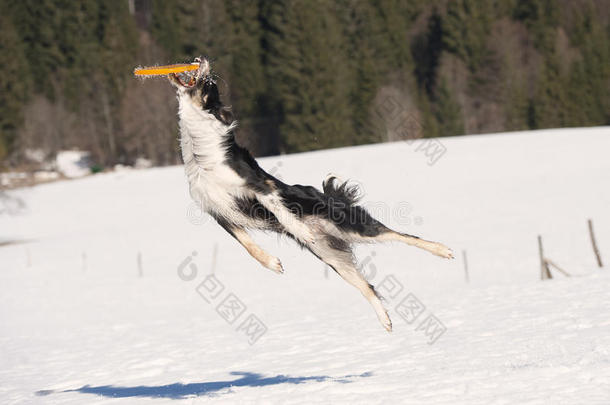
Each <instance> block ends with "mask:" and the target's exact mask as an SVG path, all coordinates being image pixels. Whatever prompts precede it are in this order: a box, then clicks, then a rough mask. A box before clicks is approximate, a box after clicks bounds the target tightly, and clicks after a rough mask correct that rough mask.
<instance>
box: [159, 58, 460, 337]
mask: <svg viewBox="0 0 610 405" xmlns="http://www.w3.org/2000/svg"><path fill="white" fill-rule="evenodd" d="M196 63H199V69H198V71H197V73H196V76H195V77H194V80H193V79H192V80H190V81H189V83H194V84H192V85H185V84H184V82H183V81H182V80H180V79H179V77H178V76H176V75H170V77H169V79H170V81H171V82H172V83H173V84H174V85H175V86H176V88H177V89H178V98H179V102H180V114H179V115H180V127H181V144H182V154H183V158H184V161H185V168H186V171H187V176H188V178H189V184H190V188H191V195H192V196H193V198H194V199H195V200H197V201H199V202H201V203H202V204H203V205H204V207H203V208H204V209H205V210H206V211H207V212H208V213H210V214H211V215H212V216H213V217H214V218H215V219H216V221H217V222H218V223H219V224H220V225H221V226H222V227H223V228H224V229H226V230H227V231H228V232H229V233H230V234H231V235H232V236H233V237H235V238H236V239H237V240H238V241H239V242H240V243H241V244H242V245H243V246H244V247H245V248H246V249H247V250H248V252H249V253H250V254H251V255H252V256H253V257H254V258H256V259H257V260H258V261H259V262H260V263H261V264H263V265H264V266H266V267H268V268H270V269H272V270H274V271H276V272H278V273H281V272H283V267H282V265H281V263H280V261H279V259H277V258H275V257H273V256H271V255H269V254H268V253H266V252H264V251H263V250H262V249H261V248H260V247H258V246H257V245H256V244H255V243H254V241H253V240H252V239H250V237H249V236H248V234H247V230H248V229H258V230H264V231H272V232H277V233H280V234H284V235H287V236H289V237H290V238H292V239H294V240H295V241H297V242H298V243H299V244H300V245H301V246H302V247H304V248H307V249H308V250H309V251H311V252H312V253H313V254H314V255H315V256H316V257H318V258H319V259H320V260H322V261H324V262H325V263H327V264H328V265H329V266H331V267H332V268H333V269H334V270H335V271H336V272H337V273H338V274H339V275H340V276H341V277H343V278H344V279H345V280H346V281H348V282H349V283H350V284H352V285H354V286H355V287H356V288H358V289H359V290H360V291H361V292H362V294H363V295H364V296H365V297H366V298H367V300H369V302H370V303H371V304H372V305H373V307H374V309H375V311H376V313H377V316H378V317H379V319H380V321H381V323H382V324H383V326H384V327H385V328H386V329H387V330H388V331H390V330H391V328H392V325H391V321H390V319H389V317H388V316H387V312H386V311H385V309H384V308H383V305H382V304H381V301H380V300H379V296H378V295H377V294H376V292H375V290H374V288H373V286H371V285H370V284H369V283H368V282H367V281H366V280H365V279H364V277H362V275H361V274H360V273H359V272H358V270H357V268H356V266H355V263H354V260H353V255H352V250H351V246H352V244H353V243H369V242H385V241H400V242H404V243H407V244H409V245H415V246H417V247H420V248H423V249H426V250H428V251H430V252H432V253H434V254H436V255H439V256H442V257H446V258H450V257H452V253H451V250H450V249H448V248H446V247H445V246H443V245H441V244H439V243H436V242H429V241H425V240H423V239H420V238H418V237H416V236H412V235H408V234H403V233H398V232H395V231H393V230H391V229H389V228H387V227H386V226H385V225H383V224H382V223H381V222H379V221H377V220H376V219H375V218H373V217H372V216H371V215H370V214H369V213H368V212H367V211H366V209H364V208H363V207H362V206H360V205H358V201H359V199H360V195H359V190H358V189H357V188H356V187H354V186H350V185H348V183H347V182H341V181H340V180H339V179H338V178H337V177H336V176H333V175H329V176H328V177H327V178H326V180H325V181H324V182H323V190H322V191H320V190H318V189H316V188H314V187H311V186H303V185H300V184H295V185H288V184H286V183H284V182H282V181H280V180H279V179H277V178H275V177H274V176H272V175H271V174H269V173H267V172H266V171H264V170H263V169H262V168H261V167H260V166H259V165H258V163H257V162H256V160H255V159H254V157H252V155H251V154H250V152H248V150H246V149H245V148H243V147H241V146H240V145H239V144H238V143H237V142H236V140H235V132H234V130H235V127H236V126H235V124H236V123H235V122H234V119H233V115H232V113H231V110H230V109H229V108H227V107H225V106H224V105H223V104H222V102H221V99H220V94H219V91H218V87H217V85H216V81H215V80H214V77H213V75H212V74H211V73H210V69H209V62H208V61H207V60H205V59H196Z"/></svg>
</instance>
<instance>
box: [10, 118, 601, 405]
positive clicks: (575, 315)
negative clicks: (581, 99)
mask: <svg viewBox="0 0 610 405" xmlns="http://www.w3.org/2000/svg"><path fill="white" fill-rule="evenodd" d="M441 141H442V144H443V145H444V147H445V148H446V153H444V154H443V155H442V156H440V158H439V159H438V161H436V162H435V163H434V164H432V165H431V164H429V163H430V161H431V159H430V156H427V155H426V152H430V149H429V148H428V149H427V148H426V145H425V144H423V143H421V142H419V141H418V142H414V143H410V144H409V143H393V144H381V145H373V146H363V147H355V148H346V149H338V150H330V151H322V152H315V153H305V154H299V155H291V156H279V157H274V158H268V159H262V160H261V164H262V165H263V166H264V167H265V168H266V169H268V170H270V171H271V172H273V173H274V174H275V175H277V176H280V177H281V178H282V179H283V180H284V181H286V182H289V183H303V184H313V185H316V186H318V187H319V186H320V184H321V181H322V179H323V178H324V177H325V175H326V174H327V173H328V172H334V173H337V174H339V175H341V176H342V177H344V178H351V179H355V180H357V181H358V182H359V183H360V184H361V186H362V188H363V189H364V191H365V193H366V197H365V200H364V201H365V202H366V205H367V206H368V207H369V208H370V209H371V211H372V212H374V214H375V215H376V216H377V217H378V218H379V219H381V220H382V221H384V222H386V224H387V225H389V226H391V227H393V228H396V229H400V230H403V231H406V232H409V233H412V234H416V235H420V236H422V237H425V238H428V239H432V240H437V241H440V242H443V243H445V244H447V245H448V246H450V247H452V248H453V249H454V251H455V252H456V256H457V258H456V260H453V261H445V260H441V259H439V258H437V257H434V256H432V255H430V254H428V253H426V252H422V251H419V250H417V249H414V248H411V247H406V246H403V245H371V246H363V247H360V248H359V249H358V250H357V253H358V257H359V259H360V261H361V263H363V266H362V271H363V272H365V273H366V274H367V276H368V277H369V278H370V279H371V281H372V283H373V284H375V285H377V286H378V287H379V288H380V290H381V291H382V294H384V295H385V296H386V297H387V306H388V308H390V316H391V317H392V319H393V322H394V332H393V333H391V334H388V333H387V332H385V331H384V330H383V329H382V327H381V326H380V325H379V323H378V322H377V319H376V316H375V314H374V312H373V310H372V309H371V308H370V307H369V305H368V303H367V302H366V301H365V300H364V299H363V298H362V297H361V296H360V294H359V293H358V292H357V291H356V290H355V289H353V288H352V287H350V286H348V285H347V284H346V283H344V282H343V281H341V280H339V279H338V277H337V276H336V275H335V274H334V273H332V272H329V271H327V270H326V269H325V268H324V266H323V265H322V264H321V263H320V262H318V261H317V260H316V259H315V258H313V257H312V256H311V255H310V254H308V253H306V252H303V251H301V250H300V249H298V248H297V247H295V246H294V245H293V244H292V243H291V242H289V241H286V240H278V239H277V238H276V237H275V236H270V235H263V234H260V235H256V238H257V240H258V241H259V242H260V243H261V245H263V246H264V247H265V248H266V249H267V250H268V251H269V252H270V253H272V254H274V255H277V256H278V257H279V258H281V259H282V262H283V264H284V267H285V269H286V273H285V274H284V275H282V276H278V275H276V274H274V273H273V272H271V271H269V270H267V269H264V268H262V267H261V266H260V265H259V264H258V263H256V262H255V261H254V260H253V259H251V258H250V256H249V255H248V254H247V253H246V252H245V251H244V250H243V248H241V247H240V246H239V245H238V244H237V242H235V241H234V240H233V239H232V238H230V237H229V236H228V235H227V234H226V233H225V232H224V231H222V230H221V229H220V228H219V227H218V226H217V225H216V224H214V223H213V222H212V221H211V220H210V219H209V218H207V216H201V215H200V214H199V213H198V212H197V210H196V207H195V206H194V205H193V204H192V203H191V202H190V200H189V197H188V192H187V186H186V181H185V178H184V176H183V172H182V168H181V167H172V168H163V169H149V170H142V171H124V172H115V173H109V174H103V175H96V176H93V177H89V178H84V179H78V180H71V181H64V182H57V183H53V184H47V185H41V186H38V187H34V188H30V189H21V190H15V191H12V192H11V194H10V195H11V196H12V197H15V198H20V199H22V200H23V202H24V203H25V205H26V208H25V210H23V211H22V212H21V213H19V214H18V215H13V216H8V215H6V214H5V215H4V216H1V217H0V243H3V245H2V246H0V365H1V367H0V403H3V404H13V403H27V404H36V403H41V404H49V403H51V404H53V403H68V404H81V403H87V404H97V403H117V404H122V403H124V404H133V403H171V404H177V403H187V404H199V403H244V404H249V403H278V404H280V403H281V404H286V403H288V404H292V403H295V404H296V403H298V404H300V403H305V404H312V403H321V404H322V403H324V404H326V403H350V404H353V403H363V404H382V403H384V404H385V403H405V404H419V403H428V404H456V403H464V404H490V403H495V404H505V403H507V404H508V403H540V404H548V403H566V404H581V403H587V404H608V403H610V274H609V269H608V267H607V263H608V262H609V261H610V210H609V208H610V187H609V186H610V159H609V158H608V153H609V152H610V128H593V129H569V130H552V131H538V132H527V133H518V134H510V135H501V134H497V135H486V136H473V137H461V138H451V139H442V140H441ZM587 218H593V220H594V224H595V231H596V234H597V239H598V244H599V246H600V250H601V254H602V258H603V259H604V260H605V261H606V268H605V269H598V268H597V265H596V262H595V257H594V255H593V252H592V249H591V245H590V241H589V236H588V230H587V224H586V220H587ZM538 234H540V235H542V236H543V238H544V247H545V253H546V255H547V256H548V257H549V258H551V259H552V260H553V261H554V262H556V263H557V264H559V265H560V266H561V267H563V268H565V269H566V270H568V271H569V272H571V273H572V274H573V275H574V276H573V277H572V278H565V277H563V276H562V275H560V274H557V273H555V276H556V278H555V279H554V280H552V281H545V282H542V281H540V280H539V259H538V247H537V242H536V236H537V235H538ZM9 242H12V243H9ZM463 250H466V251H467V255H468V265H469V273H470V274H469V276H470V282H469V283H466V282H465V280H464V278H465V277H464V270H463V261H462V253H461V252H462V251H463ZM431 342H432V343H431ZM430 343H431V344H430Z"/></svg>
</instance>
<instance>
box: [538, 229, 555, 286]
mask: <svg viewBox="0 0 610 405" xmlns="http://www.w3.org/2000/svg"><path fill="white" fill-rule="evenodd" d="M538 254H539V255H540V279H541V280H549V279H552V278H553V276H552V275H551V271H550V270H549V265H548V263H547V262H546V259H545V258H544V250H543V249H542V236H540V235H538Z"/></svg>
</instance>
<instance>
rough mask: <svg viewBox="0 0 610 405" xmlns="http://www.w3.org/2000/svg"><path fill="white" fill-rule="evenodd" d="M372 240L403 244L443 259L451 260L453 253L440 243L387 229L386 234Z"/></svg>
mask: <svg viewBox="0 0 610 405" xmlns="http://www.w3.org/2000/svg"><path fill="white" fill-rule="evenodd" d="M374 239H375V241H379V242H403V243H406V244H407V245H410V246H415V247H418V248H420V249H424V250H426V251H428V252H430V253H432V254H434V255H437V256H440V257H444V258H445V259H453V251H452V250H451V249H450V248H448V247H447V246H445V245H443V244H442V243H438V242H432V241H429V240H425V239H421V238H420V237H418V236H413V235H409V234H406V233H400V232H396V231H393V230H391V229H389V228H388V230H387V231H386V232H383V233H381V234H379V236H377V237H375V238H374Z"/></svg>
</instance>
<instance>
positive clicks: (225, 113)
mask: <svg viewBox="0 0 610 405" xmlns="http://www.w3.org/2000/svg"><path fill="white" fill-rule="evenodd" d="M218 115H219V117H220V120H221V121H222V123H223V124H226V125H230V124H231V123H232V122H233V112H232V111H231V108H230V107H222V108H221V109H220V110H218Z"/></svg>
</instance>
